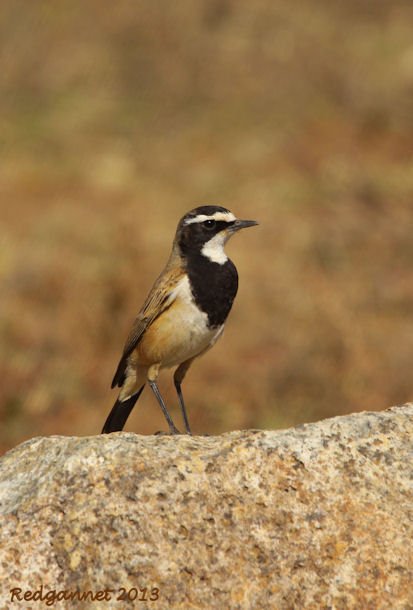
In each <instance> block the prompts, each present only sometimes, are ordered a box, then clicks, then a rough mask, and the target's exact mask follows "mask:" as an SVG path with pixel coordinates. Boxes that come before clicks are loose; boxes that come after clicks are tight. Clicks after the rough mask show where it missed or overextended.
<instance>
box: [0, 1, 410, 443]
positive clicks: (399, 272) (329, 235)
mask: <svg viewBox="0 0 413 610" xmlns="http://www.w3.org/2000/svg"><path fill="white" fill-rule="evenodd" d="M412 23H413V4H412V2H411V0H406V1H402V0H363V1H362V2H360V1H359V0H357V1H356V0H347V1H346V2H339V1H337V0H329V1H327V0H300V1H299V2H298V1H295V0H293V1H292V2H281V1H280V0H279V1H273V0H255V1H254V2H250V1H247V0H204V1H201V0H191V1H190V0H181V1H180V2H178V3H170V2H166V1H162V0H155V1H147V2H139V3H135V2H129V1H126V0H118V1H117V2H112V3H104V2H101V1H98V0H86V1H84V0H82V1H80V0H70V1H69V0H67V1H61V2H54V1H52V0H50V1H33V2H24V1H23V0H3V2H2V10H1V12H0V40H1V43H0V44H1V51H0V68H1V69H0V111H1V112H0V134H1V135H0V138H1V140H0V142H1V164H0V198H1V199H0V210H1V216H0V231H1V233H0V239H1V252H0V295H1V296H0V311H1V314H0V333H1V342H0V369H1V370H0V379H1V382H0V421H1V423H2V425H1V428H0V447H1V449H3V450H4V449H6V448H8V447H10V446H12V445H14V444H16V443H17V442H19V441H21V440H23V439H25V438H27V437H30V436H33V435H37V434H55V433H56V434H93V433H97V432H98V431H99V430H100V428H101V425H102V424H103V421H104V419H105V417H106V415H107V413H108V410H109V409H110V407H111V405H112V403H113V401H114V399H115V394H114V393H113V392H111V391H110V390H109V386H110V381H111V378H112V374H113V371H114V368H115V366H116V364H117V360H118V357H119V355H120V352H121V349H122V347H123V342H124V339H125V336H126V333H127V331H128V330H129V326H130V324H131V321H132V319H133V317H134V315H135V313H136V312H137V310H138V308H139V307H140V305H141V303H142V301H143V299H144V298H145V296H146V293H147V290H148V289H149V287H150V286H151V284H152V281H153V280H154V279H155V277H156V275H157V274H158V272H159V271H160V269H161V267H162V265H163V263H164V262H165V259H166V258H167V256H168V254H169V248H170V244H171V241H172V237H173V233H174V230H175V226H176V223H177V221H178V219H179V217H180V216H181V215H182V214H183V213H185V212H186V211H187V210H188V209H190V208H192V207H194V206H195V205H199V204H204V203H215V204H221V205H225V206H227V207H229V208H230V209H232V210H233V211H234V212H235V213H236V214H238V215H239V216H242V217H248V218H249V217H251V218H256V219H257V220H259V221H260V226H259V227H258V228H256V229H253V230H251V231H248V232H245V233H243V234H241V235H238V236H237V237H235V238H234V240H233V241H232V242H231V244H230V245H229V247H228V250H229V252H230V254H231V256H232V258H233V260H234V261H235V263H236V264H237V267H238V270H239V273H240V280H241V281H240V291H239V294H238V298H237V300H236V303H235V306H234V309H233V312H232V314H231V317H230V321H229V323H228V325H227V328H226V332H225V334H224V337H223V339H222V340H221V341H220V343H219V344H218V345H217V346H216V347H215V348H214V350H213V351H212V352H210V353H209V354H208V355H207V356H205V357H204V358H203V359H202V360H200V361H199V362H198V363H196V365H195V366H194V367H193V368H192V370H191V372H190V373H189V375H188V377H187V380H186V384H185V391H186V397H187V403H188V405H189V412H190V418H191V421H192V423H193V428H194V430H195V431H196V432H202V433H204V432H208V433H218V432H222V431H225V430H230V429H235V428H240V427H281V426H287V425H290V424H295V423H298V422H304V421H308V420H315V419H319V418H321V417H325V416H328V415H334V414H340V413H346V412H349V411H354V410H357V409H360V410H361V409H381V408H384V407H387V406H390V405H392V404H395V403H400V402H403V401H406V400H408V399H411V398H412V393H413V392H412V390H413V381H412V370H411V369H412V357H413V314H412V304H413V272H412V259H413V240H412V222H411V217H412V196H413V155H412V152H413V146H412V135H413V39H412ZM161 385H162V389H163V391H164V393H165V396H166V398H167V400H168V402H169V403H170V404H173V405H175V406H174V407H173V413H174V414H175V418H176V421H177V423H178V424H179V425H180V417H179V414H178V410H177V408H176V398H175V395H174V392H173V389H172V384H171V379H170V376H168V375H166V374H164V375H163V377H162V379H161ZM161 428H162V429H163V428H165V426H164V422H163V420H162V417H161V414H160V410H159V408H158V406H157V404H156V403H155V400H154V398H153V397H152V396H151V395H150V392H149V390H146V392H145V393H144V395H143V397H142V399H141V401H140V402H139V405H138V407H137V409H136V412H135V413H134V414H133V415H132V416H131V418H130V421H129V422H128V426H127V429H129V430H135V431H139V432H143V433H152V432H154V431H155V430H158V429H161Z"/></svg>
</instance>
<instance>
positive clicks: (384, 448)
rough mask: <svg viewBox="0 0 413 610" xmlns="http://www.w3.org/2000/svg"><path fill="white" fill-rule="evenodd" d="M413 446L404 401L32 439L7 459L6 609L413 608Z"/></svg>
mask: <svg viewBox="0 0 413 610" xmlns="http://www.w3.org/2000/svg"><path fill="white" fill-rule="evenodd" d="M412 439H413V406H412V405H406V406H404V407H395V408H392V409H389V410H387V411H385V412H382V413H359V414H356V415H351V416H346V417H337V418H334V419H329V420H325V421H322V422H319V423H316V424H308V425H304V426H300V427H298V428H294V429H290V430H283V431H270V432H262V431H256V430H247V431H241V432H232V433H229V434H224V435H222V436H219V437H187V436H182V437H178V438H177V437H174V438H173V437H169V436H154V437H143V436H138V435H135V434H132V433H123V432H121V433H116V434H112V435H108V436H95V437H87V438H71V437H50V438H35V439H33V440H30V441H28V442H25V443H23V444H22V445H20V446H18V447H16V448H15V449H14V450H12V451H10V452H9V453H8V454H6V455H5V456H4V457H3V458H2V459H1V462H0V528H1V548H0V570H1V579H0V580H1V583H2V584H1V593H0V595H1V598H0V607H1V608H6V609H7V610H9V609H10V608H15V607H16V608H18V607H21V608H25V609H28V608H40V607H42V608H45V607H48V606H52V607H55V608H99V609H100V608H119V609H122V610H124V609H126V608H159V609H160V610H161V609H162V610H169V609H175V608H177V609H178V608H179V609H182V610H191V609H200V608H208V609H209V608H219V609H227V608H231V609H232V608H234V609H237V608H239V609H242V610H246V609H250V608H251V609H254V610H255V609H261V608H263V609H277V610H283V609H291V610H300V609H305V610H307V609H309V608H310V609H311V608H315V609H319V608H324V609H326V610H327V609H348V608H355V609H357V610H369V609H371V610H380V609H386V610H388V609H392V610H396V609H398V608H400V609H402V608H403V609H408V608H413V551H412V537H413V489H412V474H413V467H412V449H413V447H412ZM13 589H14V591H13V593H11V590H13ZM145 589H147V591H146V592H145ZM19 590H20V591H19ZM77 591H78V593H76V592H77ZM24 595H26V598H25V599H24ZM36 595H37V598H36ZM71 595H72V596H74V597H72V599H70V596H71ZM82 595H83V596H84V597H85V596H86V598H85V599H86V601H79V596H80V597H81V596H82ZM30 596H31V597H30ZM33 596H34V599H33ZM65 596H66V598H67V599H66V601H61V600H62V599H63V598H64V597H65ZM119 597H120V599H119ZM135 597H136V599H134V598H135ZM143 597H146V598H147V601H139V600H140V599H142V598H143ZM39 598H41V599H39ZM150 598H152V600H151V599H150Z"/></svg>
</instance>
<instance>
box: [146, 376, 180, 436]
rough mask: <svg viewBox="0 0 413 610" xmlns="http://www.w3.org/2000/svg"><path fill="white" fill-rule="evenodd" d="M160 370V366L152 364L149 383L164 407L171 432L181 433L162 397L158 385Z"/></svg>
mask: <svg viewBox="0 0 413 610" xmlns="http://www.w3.org/2000/svg"><path fill="white" fill-rule="evenodd" d="M158 372H159V366H152V367H151V368H150V369H149V372H148V383H149V385H150V386H151V390H152V392H153V393H154V394H155V396H156V398H157V400H158V402H159V405H160V407H161V409H162V413H163V414H164V416H165V419H166V421H167V422H168V426H169V432H170V433H171V434H181V433H180V432H179V430H178V428H177V427H176V426H175V424H174V422H173V421H172V417H171V416H170V415H169V413H168V409H167V408H166V405H165V403H164V401H163V398H162V396H161V393H160V391H159V388H158V386H157V383H156V379H157V377H158Z"/></svg>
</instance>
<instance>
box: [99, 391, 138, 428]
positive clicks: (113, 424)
mask: <svg viewBox="0 0 413 610" xmlns="http://www.w3.org/2000/svg"><path fill="white" fill-rule="evenodd" d="M144 387H145V386H142V387H141V389H140V390H139V391H138V392H136V394H133V395H132V396H131V397H130V398H127V399H126V400H123V401H121V400H119V399H118V400H117V401H116V402H115V404H114V405H113V407H112V410H111V412H110V413H109V415H108V418H107V420H106V421H105V425H104V426H103V428H102V434H109V432H119V431H120V430H123V427H124V425H125V424H126V420H127V419H128V417H129V415H130V412H131V411H132V409H133V407H134V406H135V403H136V401H137V400H138V398H139V396H140V395H141V394H142V390H143V388H144Z"/></svg>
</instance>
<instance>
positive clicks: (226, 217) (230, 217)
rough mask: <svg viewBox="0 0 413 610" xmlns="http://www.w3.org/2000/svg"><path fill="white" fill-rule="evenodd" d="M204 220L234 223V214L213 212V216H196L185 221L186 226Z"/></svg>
mask: <svg viewBox="0 0 413 610" xmlns="http://www.w3.org/2000/svg"><path fill="white" fill-rule="evenodd" d="M206 220H216V221H217V222H219V221H220V220H221V221H224V222H234V220H236V218H235V216H234V214H233V213H232V212H215V214H210V215H209V216H208V215H207V214H198V216H195V218H188V220H185V224H186V225H192V224H194V222H205V221H206Z"/></svg>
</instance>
